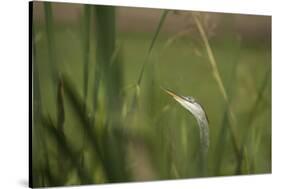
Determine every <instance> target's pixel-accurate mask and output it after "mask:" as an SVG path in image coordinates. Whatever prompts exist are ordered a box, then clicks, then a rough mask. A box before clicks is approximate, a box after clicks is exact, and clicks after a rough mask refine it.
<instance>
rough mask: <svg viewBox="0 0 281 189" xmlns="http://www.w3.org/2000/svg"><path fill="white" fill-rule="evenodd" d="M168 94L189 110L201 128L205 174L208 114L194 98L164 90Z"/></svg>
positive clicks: (207, 145) (201, 148) (201, 150)
mask: <svg viewBox="0 0 281 189" xmlns="http://www.w3.org/2000/svg"><path fill="white" fill-rule="evenodd" d="M162 89H163V90H164V91H165V92H166V93H168V94H169V95H171V96H172V97H173V98H174V99H175V100H176V101H177V102H178V103H180V104H181V105H182V106H183V107H184V108H185V109H187V110H188V111H189V112H190V113H191V114H192V115H193V116H194V117H195V119H196V121H197V123H198V126H199V133H200V152H201V153H200V154H201V160H202V166H203V167H204V168H203V169H204V171H203V172H204V174H206V169H207V157H208V148H209V121H208V117H207V114H206V112H205V110H204V108H203V106H202V105H201V104H199V103H198V102H197V101H196V100H195V99H194V98H193V97H190V96H181V95H178V94H176V93H175V92H173V91H171V90H169V89H164V88H162Z"/></svg>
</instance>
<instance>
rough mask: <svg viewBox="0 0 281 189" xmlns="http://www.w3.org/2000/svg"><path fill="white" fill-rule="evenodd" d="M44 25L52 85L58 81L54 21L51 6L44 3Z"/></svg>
mask: <svg viewBox="0 0 281 189" xmlns="http://www.w3.org/2000/svg"><path fill="white" fill-rule="evenodd" d="M44 13H45V24H46V34H47V43H48V47H47V48H48V53H49V59H50V68H51V76H52V80H53V81H54V83H56V81H57V79H58V72H57V61H56V47H55V34H54V21H53V20H54V19H53V10H52V4H51V3H50V2H44Z"/></svg>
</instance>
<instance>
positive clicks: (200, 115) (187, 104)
mask: <svg viewBox="0 0 281 189" xmlns="http://www.w3.org/2000/svg"><path fill="white" fill-rule="evenodd" d="M164 91H166V92H167V93H168V94H169V95H171V96H172V97H173V98H174V99H175V100H176V101H177V102H179V103H180V104H181V105H182V106H183V107H184V108H185V109H187V110H188V111H189V112H190V113H191V114H192V115H193V116H194V117H195V118H196V119H199V120H202V119H204V118H206V119H207V121H208V118H207V115H206V113H205V111H204V109H203V107H202V106H201V105H200V104H199V103H198V102H197V101H196V100H195V99H194V98H193V97H191V96H181V95H177V94H176V93H174V92H173V91H171V90H168V89H164Z"/></svg>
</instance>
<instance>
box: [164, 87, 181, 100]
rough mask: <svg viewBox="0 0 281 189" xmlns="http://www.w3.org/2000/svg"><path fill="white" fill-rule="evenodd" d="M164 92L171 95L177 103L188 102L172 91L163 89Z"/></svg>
mask: <svg viewBox="0 0 281 189" xmlns="http://www.w3.org/2000/svg"><path fill="white" fill-rule="evenodd" d="M162 90H163V91H165V92H166V93H168V94H169V95H171V96H172V97H173V98H174V99H176V100H177V101H186V100H185V99H184V98H183V97H182V96H180V95H177V94H176V93H174V92H173V91H171V90H169V89H164V88H162Z"/></svg>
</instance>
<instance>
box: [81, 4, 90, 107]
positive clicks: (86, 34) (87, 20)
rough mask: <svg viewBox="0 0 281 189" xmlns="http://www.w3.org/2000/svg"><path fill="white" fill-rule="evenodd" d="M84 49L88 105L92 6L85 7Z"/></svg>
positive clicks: (85, 93)
mask: <svg viewBox="0 0 281 189" xmlns="http://www.w3.org/2000/svg"><path fill="white" fill-rule="evenodd" d="M84 20H85V21H84V41H83V42H84V43H83V45H84V49H83V58H84V74H83V76H84V84H83V85H84V87H83V88H84V89H83V90H84V93H83V95H84V100H85V104H87V103H86V102H87V94H88V78H89V71H88V68H89V63H90V40H91V35H90V29H91V28H90V23H91V6H90V5H84Z"/></svg>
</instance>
